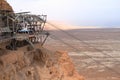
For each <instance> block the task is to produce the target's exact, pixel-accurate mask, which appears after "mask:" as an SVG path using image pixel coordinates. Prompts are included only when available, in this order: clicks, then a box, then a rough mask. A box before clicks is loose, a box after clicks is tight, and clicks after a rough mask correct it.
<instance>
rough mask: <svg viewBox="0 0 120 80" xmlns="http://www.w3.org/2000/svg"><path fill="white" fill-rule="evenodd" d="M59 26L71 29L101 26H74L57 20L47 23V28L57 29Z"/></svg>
mask: <svg viewBox="0 0 120 80" xmlns="http://www.w3.org/2000/svg"><path fill="white" fill-rule="evenodd" d="M57 28H60V29H63V30H71V29H92V28H99V27H95V26H73V25H69V24H65V23H62V22H57V21H48V23H46V25H45V29H46V30H57Z"/></svg>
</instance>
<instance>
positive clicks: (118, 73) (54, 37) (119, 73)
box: [50, 34, 120, 75]
mask: <svg viewBox="0 0 120 80" xmlns="http://www.w3.org/2000/svg"><path fill="white" fill-rule="evenodd" d="M51 35H52V36H53V37H51V36H50V37H51V38H52V39H56V40H59V41H60V42H62V43H63V44H65V45H67V46H69V47H71V48H73V49H75V50H77V51H80V50H79V49H76V48H75V47H73V46H71V45H70V44H68V43H65V42H64V41H63V40H61V39H60V38H58V37H56V36H55V35H53V34H51ZM84 55H86V56H87V57H89V58H90V59H92V60H93V61H94V62H96V63H97V64H100V65H103V66H104V67H106V68H107V69H109V70H111V71H113V72H114V73H116V74H117V75H120V72H117V71H115V70H113V69H112V68H109V67H108V66H106V65H104V64H102V63H100V62H99V61H97V60H95V59H94V58H93V57H91V56H89V55H87V54H84Z"/></svg>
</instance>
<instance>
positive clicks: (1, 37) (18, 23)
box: [0, 11, 49, 50]
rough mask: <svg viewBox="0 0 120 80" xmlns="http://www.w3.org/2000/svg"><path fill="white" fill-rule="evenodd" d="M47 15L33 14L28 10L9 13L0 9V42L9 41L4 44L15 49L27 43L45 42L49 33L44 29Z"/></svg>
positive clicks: (41, 43)
mask: <svg viewBox="0 0 120 80" xmlns="http://www.w3.org/2000/svg"><path fill="white" fill-rule="evenodd" d="M46 19H47V15H33V14H30V12H21V13H16V14H15V13H9V12H6V11H5V12H4V14H3V11H0V42H1V43H2V42H4V41H5V40H6V41H10V40H11V43H10V44H9V45H7V46H6V48H8V49H13V50H15V49H16V48H17V47H20V46H24V45H25V44H26V42H27V43H29V44H30V45H31V46H33V44H35V43H39V44H40V45H41V46H43V44H44V43H45V41H46V39H47V37H48V36H49V33H48V32H47V31H45V30H44V26H45V23H46Z"/></svg>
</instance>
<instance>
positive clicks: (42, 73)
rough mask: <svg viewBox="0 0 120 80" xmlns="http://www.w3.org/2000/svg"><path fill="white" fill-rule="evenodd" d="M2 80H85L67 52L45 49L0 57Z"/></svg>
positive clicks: (0, 75) (18, 52)
mask: <svg viewBox="0 0 120 80" xmlns="http://www.w3.org/2000/svg"><path fill="white" fill-rule="evenodd" d="M0 80H84V79H83V77H82V76H80V75H79V74H78V73H77V71H76V70H75V68H74V65H73V63H72V61H71V59H70V58H69V56H68V55H67V53H65V52H61V51H57V52H55V53H52V52H50V51H48V50H46V49H44V48H40V49H36V50H34V51H30V52H23V51H21V50H18V51H14V52H13V51H11V53H10V52H9V53H7V54H5V55H2V56H0Z"/></svg>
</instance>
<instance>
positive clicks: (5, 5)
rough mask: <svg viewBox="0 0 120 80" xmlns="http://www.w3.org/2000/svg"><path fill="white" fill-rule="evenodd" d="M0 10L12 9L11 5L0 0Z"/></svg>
mask: <svg viewBox="0 0 120 80" xmlns="http://www.w3.org/2000/svg"><path fill="white" fill-rule="evenodd" d="M0 10H7V11H13V9H12V7H11V6H10V5H9V4H8V3H7V2H6V1H5V0H0Z"/></svg>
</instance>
